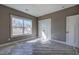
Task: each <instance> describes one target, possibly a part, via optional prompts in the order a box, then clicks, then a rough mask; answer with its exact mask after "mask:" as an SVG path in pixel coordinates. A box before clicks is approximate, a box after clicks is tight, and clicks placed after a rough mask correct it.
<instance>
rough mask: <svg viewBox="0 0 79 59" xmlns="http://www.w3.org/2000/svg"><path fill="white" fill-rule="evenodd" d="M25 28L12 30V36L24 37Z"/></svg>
mask: <svg viewBox="0 0 79 59" xmlns="http://www.w3.org/2000/svg"><path fill="white" fill-rule="evenodd" d="M22 34H23V28H12V35H22Z"/></svg>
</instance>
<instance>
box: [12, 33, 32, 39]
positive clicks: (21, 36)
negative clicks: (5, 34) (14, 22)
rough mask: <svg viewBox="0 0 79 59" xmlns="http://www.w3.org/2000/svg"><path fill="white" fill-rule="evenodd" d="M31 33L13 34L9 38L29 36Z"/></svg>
mask: <svg viewBox="0 0 79 59" xmlns="http://www.w3.org/2000/svg"><path fill="white" fill-rule="evenodd" d="M31 35H32V34H23V35H14V36H11V38H16V37H23V36H31Z"/></svg>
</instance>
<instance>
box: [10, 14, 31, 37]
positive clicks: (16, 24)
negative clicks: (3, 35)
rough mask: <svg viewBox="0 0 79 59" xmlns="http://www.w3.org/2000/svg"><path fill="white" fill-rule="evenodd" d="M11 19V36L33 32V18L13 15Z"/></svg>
mask: <svg viewBox="0 0 79 59" xmlns="http://www.w3.org/2000/svg"><path fill="white" fill-rule="evenodd" d="M11 19H12V28H11V29H12V31H11V36H17V35H29V34H32V20H30V19H26V18H22V17H18V16H13V15H11Z"/></svg>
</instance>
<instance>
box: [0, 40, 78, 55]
mask: <svg viewBox="0 0 79 59" xmlns="http://www.w3.org/2000/svg"><path fill="white" fill-rule="evenodd" d="M76 54H78V53H77V52H76V50H75V49H74V47H71V46H67V45H64V44H60V43H57V42H49V41H47V42H44V41H43V42H42V41H41V40H40V39H36V40H31V41H24V42H18V43H16V44H12V45H8V46H5V47H0V55H76Z"/></svg>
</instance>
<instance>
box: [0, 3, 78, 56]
mask: <svg viewBox="0 0 79 59" xmlns="http://www.w3.org/2000/svg"><path fill="white" fill-rule="evenodd" d="M0 55H79V5H78V4H0Z"/></svg>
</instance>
